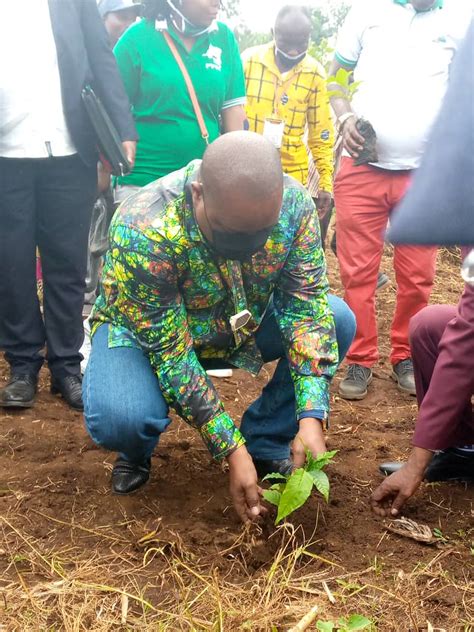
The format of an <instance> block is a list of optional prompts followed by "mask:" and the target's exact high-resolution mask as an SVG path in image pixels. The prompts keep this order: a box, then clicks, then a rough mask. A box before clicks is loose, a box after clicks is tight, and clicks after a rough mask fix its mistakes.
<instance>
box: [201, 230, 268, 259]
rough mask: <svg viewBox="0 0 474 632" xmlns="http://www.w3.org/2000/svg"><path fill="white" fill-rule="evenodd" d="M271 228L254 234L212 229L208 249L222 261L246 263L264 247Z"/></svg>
mask: <svg viewBox="0 0 474 632" xmlns="http://www.w3.org/2000/svg"><path fill="white" fill-rule="evenodd" d="M272 229H273V226H270V227H268V228H262V230H259V231H257V232H256V233H228V232H224V231H221V230H215V229H214V228H213V229H212V243H210V244H209V245H210V247H211V248H212V249H213V250H214V252H216V253H217V254H218V255H220V256H221V257H224V259H232V260H234V261H248V260H249V259H250V258H251V257H252V255H254V254H255V253H256V252H257V251H258V250H260V249H261V248H263V247H264V245H265V244H266V242H267V240H268V238H269V236H270V233H271V232H272Z"/></svg>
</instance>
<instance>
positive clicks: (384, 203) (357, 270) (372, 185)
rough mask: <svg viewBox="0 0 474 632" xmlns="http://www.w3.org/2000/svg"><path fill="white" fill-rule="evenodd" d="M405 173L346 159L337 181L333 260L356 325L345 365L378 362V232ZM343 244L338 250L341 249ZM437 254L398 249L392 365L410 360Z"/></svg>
mask: <svg viewBox="0 0 474 632" xmlns="http://www.w3.org/2000/svg"><path fill="white" fill-rule="evenodd" d="M410 177H411V176H410V173H409V172H407V171H388V170H382V169H375V168H373V167H370V166H364V167H354V166H353V162H352V160H351V159H350V158H345V159H344V160H343V162H342V166H341V169H340V171H339V174H338V176H337V178H336V186H335V202H336V217H337V220H336V223H337V238H338V259H339V264H340V267H341V278H342V282H343V284H344V288H345V291H346V295H345V299H346V302H347V303H348V304H349V306H350V307H351V309H352V310H353V311H354V313H355V315H356V319H357V333H356V337H355V340H354V343H353V345H352V347H351V349H350V351H349V353H348V356H347V358H348V361H349V362H356V363H357V364H362V365H363V366H368V367H370V366H372V365H374V364H375V362H376V361H377V359H378V350H377V328H376V318H375V287H376V278H377V273H378V270H379V265H380V259H381V256H382V249H383V232H384V229H385V226H386V224H387V221H388V217H389V215H390V213H391V211H392V209H393V208H394V207H395V206H396V205H397V204H398V203H399V202H400V200H401V199H402V197H403V195H404V194H405V191H406V189H407V187H408V185H409V183H410ZM341 242H342V245H341ZM435 264H436V248H426V247H421V246H397V247H396V248H395V256H394V267H395V274H396V279H397V303H396V308H395V315H394V319H393V322H392V331H391V340H392V352H391V356H390V360H391V362H392V364H396V363H397V362H400V360H405V359H406V358H409V357H410V347H409V343H408V326H409V322H410V318H411V317H412V316H414V315H415V314H416V313H417V312H419V311H420V310H421V309H423V308H424V307H426V305H427V304H428V300H429V297H430V293H431V288H432V286H433V280H434V274H435Z"/></svg>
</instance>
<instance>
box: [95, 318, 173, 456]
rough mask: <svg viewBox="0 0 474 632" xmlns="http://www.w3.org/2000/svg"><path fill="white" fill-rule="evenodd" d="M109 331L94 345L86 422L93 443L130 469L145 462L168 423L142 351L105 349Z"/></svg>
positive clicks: (105, 329)
mask: <svg viewBox="0 0 474 632" xmlns="http://www.w3.org/2000/svg"><path fill="white" fill-rule="evenodd" d="M108 332H109V326H108V325H102V326H101V327H99V329H98V330H97V331H96V333H95V335H94V337H93V340H92V351H91V356H90V359H89V363H88V365H87V369H86V372H85V375H84V382H83V398H84V417H85V423H86V428H87V431H88V432H89V434H90V436H91V437H92V439H93V441H94V442H95V443H97V444H98V445H100V446H102V447H103V448H105V449H106V450H112V451H114V452H119V453H120V455H121V457H122V458H124V459H125V460H127V461H130V462H131V463H137V464H140V463H143V462H145V461H147V460H148V459H149V458H150V457H151V455H152V453H153V450H154V448H155V445H156V444H157V442H158V439H159V437H160V434H161V433H162V432H164V431H165V430H166V428H167V426H168V424H169V423H170V420H169V418H168V406H167V404H166V402H165V400H164V398H163V395H162V394H161V391H160V387H159V384H158V380H157V377H156V375H155V374H154V372H153V369H152V367H151V365H150V362H149V360H148V358H147V357H146V355H145V354H144V353H143V351H142V350H141V349H137V348H131V347H113V348H109V344H108Z"/></svg>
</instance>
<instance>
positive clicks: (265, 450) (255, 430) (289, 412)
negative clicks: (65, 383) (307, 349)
mask: <svg viewBox="0 0 474 632" xmlns="http://www.w3.org/2000/svg"><path fill="white" fill-rule="evenodd" d="M329 304H330V306H331V309H332V312H333V314H334V319H335V323H336V335H337V342H338V347H339V358H340V361H342V360H343V358H344V356H345V355H346V353H347V350H348V349H349V347H350V345H351V343H352V339H353V337H354V334H355V328H356V325H355V318H354V315H353V313H352V312H351V310H350V309H349V307H348V306H347V305H346V304H345V303H344V301H342V300H341V299H339V298H337V297H335V296H332V295H330V296H329ZM256 340H257V344H258V347H259V349H260V351H261V353H262V356H263V359H264V361H265V362H271V361H273V360H278V359H279V362H278V365H277V367H276V370H275V373H274V374H273V377H272V379H271V380H270V381H269V383H268V384H267V385H266V386H265V388H264V389H263V391H262V394H261V395H260V397H259V398H258V399H257V400H256V401H255V402H254V403H253V404H252V405H251V406H250V407H249V408H248V410H247V411H246V412H245V413H244V416H243V418H242V424H241V431H242V433H243V435H244V437H245V438H246V441H247V449H248V450H249V452H250V454H251V455H252V456H253V457H254V458H257V459H284V458H287V457H288V456H289V454H290V443H291V441H292V440H293V438H294V436H295V435H296V433H297V431H298V426H297V421H296V416H295V393H294V387H293V381H292V379H291V375H290V371H289V368H288V362H287V360H286V357H285V354H284V350H283V345H282V342H281V336H280V332H279V329H278V326H277V323H276V320H275V317H274V316H273V314H272V312H271V310H269V311H268V314H267V316H266V317H265V318H264V320H263V322H262V324H261V325H260V328H259V330H258V332H257V334H256ZM83 397H84V415H85V420H86V426H87V430H88V432H89V434H90V436H91V437H92V439H93V440H94V441H95V442H96V443H97V444H99V445H101V446H102V447H104V448H106V449H108V450H113V451H114V452H119V453H120V454H121V456H123V457H125V458H126V459H127V460H129V461H133V462H140V461H143V460H145V459H147V458H150V457H151V455H152V453H153V450H154V449H155V446H156V444H157V443H158V440H159V438H160V435H161V433H162V432H164V431H165V430H166V428H167V427H168V424H169V423H170V419H169V417H168V405H167V403H166V402H165V400H164V398H163V395H162V394H161V391H160V387H159V384H158V380H157V378H156V375H155V374H154V372H153V369H152V368H151V365H150V362H149V360H148V358H147V357H146V355H145V354H144V353H143V352H142V351H141V350H140V349H135V348H129V347H116V348H112V349H109V347H108V326H107V325H102V326H101V327H100V328H99V329H98V331H97V332H96V334H95V336H94V338H93V341H92V352H91V356H90V360H89V364H88V365H87V370H86V373H85V376H84V384H83Z"/></svg>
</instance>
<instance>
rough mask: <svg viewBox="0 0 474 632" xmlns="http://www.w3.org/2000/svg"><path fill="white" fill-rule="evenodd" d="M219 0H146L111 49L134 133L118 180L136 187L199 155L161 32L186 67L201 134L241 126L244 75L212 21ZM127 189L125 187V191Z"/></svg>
mask: <svg viewBox="0 0 474 632" xmlns="http://www.w3.org/2000/svg"><path fill="white" fill-rule="evenodd" d="M219 6H220V2H219V0H174V1H173V2H172V1H171V0H148V2H147V3H146V6H145V10H144V19H142V20H141V21H139V22H138V23H136V24H134V25H133V26H131V27H130V28H129V29H128V30H127V31H126V32H125V33H124V35H123V36H122V38H121V39H120V40H119V42H118V43H117V45H116V47H115V49H114V52H115V55H116V58H117V63H118V66H119V69H120V72H121V74H122V78H123V81H124V84H125V88H126V91H127V94H128V97H129V99H130V103H131V104H132V111H133V115H134V117H135V122H136V126H137V130H138V134H139V138H140V142H139V147H138V151H137V157H136V163H135V167H134V169H133V171H132V173H131V174H129V175H128V176H126V177H124V178H120V179H119V185H125V187H126V188H127V189H128V187H143V186H145V185H147V184H149V183H150V182H152V181H153V180H156V179H158V178H161V177H162V176H165V175H167V174H168V173H171V172H173V171H176V170H177V169H180V168H182V167H184V166H185V165H187V164H188V163H189V162H190V161H191V160H193V159H196V158H202V155H203V153H204V150H205V148H206V141H205V139H204V138H203V137H202V134H201V130H200V128H199V124H198V122H197V119H196V115H195V112H194V109H193V106H192V102H191V99H190V96H189V92H188V89H187V87H186V83H185V80H184V78H183V75H182V72H181V70H180V69H179V67H178V64H177V62H176V60H175V58H174V57H173V55H172V53H171V50H170V48H169V46H168V44H167V42H166V39H165V37H164V34H163V32H164V31H168V33H169V34H170V36H171V37H172V38H173V41H174V42H175V44H176V46H177V48H178V51H179V53H180V55H181V57H182V59H183V62H184V64H185V66H186V68H187V70H188V72H189V75H190V77H191V80H192V82H193V85H194V89H195V91H196V94H197V97H198V101H199V104H200V107H201V110H202V114H203V117H204V121H205V123H206V127H207V130H208V132H209V142H212V141H213V140H215V139H216V138H217V137H218V136H219V134H220V131H221V126H222V131H224V132H230V131H237V130H242V129H244V127H245V121H246V115H245V110H244V105H245V81H244V74H243V69H242V63H241V60H240V54H239V50H238V47H237V42H236V40H235V37H234V35H233V33H232V32H231V31H230V30H229V28H228V27H227V26H226V25H225V24H222V23H220V22H217V21H216V17H217V13H218V10H219ZM131 190H133V189H128V192H130V191H131Z"/></svg>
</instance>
